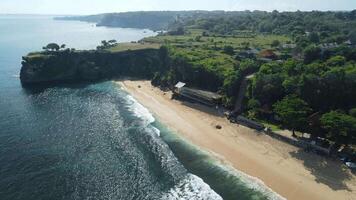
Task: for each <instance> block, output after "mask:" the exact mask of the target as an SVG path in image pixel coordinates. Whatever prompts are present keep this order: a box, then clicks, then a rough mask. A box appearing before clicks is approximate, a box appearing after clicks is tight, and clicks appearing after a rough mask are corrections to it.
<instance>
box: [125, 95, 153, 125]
mask: <svg viewBox="0 0 356 200" xmlns="http://www.w3.org/2000/svg"><path fill="white" fill-rule="evenodd" d="M127 100H128V103H129V104H130V107H129V109H130V111H131V112H133V113H134V114H135V116H137V117H139V118H140V119H142V120H143V121H144V122H145V123H146V125H149V124H151V123H153V122H155V118H154V117H153V115H152V114H151V113H150V111H149V110H148V109H147V108H145V107H144V106H143V105H141V104H140V103H138V102H137V100H136V99H134V98H133V97H132V96H130V95H128V96H127Z"/></svg>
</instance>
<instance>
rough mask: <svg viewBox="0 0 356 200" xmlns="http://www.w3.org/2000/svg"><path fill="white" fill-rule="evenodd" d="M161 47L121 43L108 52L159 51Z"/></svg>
mask: <svg viewBox="0 0 356 200" xmlns="http://www.w3.org/2000/svg"><path fill="white" fill-rule="evenodd" d="M160 46H161V45H160V44H159V43H119V44H118V45H116V46H114V47H112V48H110V49H108V50H109V51H111V52H121V51H127V50H140V49H159V48H160Z"/></svg>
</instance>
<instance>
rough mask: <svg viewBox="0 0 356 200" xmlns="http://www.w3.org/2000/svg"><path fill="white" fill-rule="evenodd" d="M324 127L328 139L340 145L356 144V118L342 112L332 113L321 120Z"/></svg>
mask: <svg viewBox="0 0 356 200" xmlns="http://www.w3.org/2000/svg"><path fill="white" fill-rule="evenodd" d="M321 124H322V127H323V128H325V130H326V131H327V135H326V136H327V137H328V138H329V139H331V140H334V141H336V142H337V143H339V144H349V143H350V144H355V142H356V141H355V140H356V118H355V117H353V116H350V115H346V114H344V113H342V112H340V111H331V112H329V113H326V114H324V115H323V116H322V118H321Z"/></svg>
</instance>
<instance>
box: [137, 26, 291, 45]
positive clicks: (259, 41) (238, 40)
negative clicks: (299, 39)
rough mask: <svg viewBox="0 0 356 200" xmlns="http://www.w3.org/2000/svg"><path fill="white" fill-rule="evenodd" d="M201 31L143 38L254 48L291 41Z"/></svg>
mask: <svg viewBox="0 0 356 200" xmlns="http://www.w3.org/2000/svg"><path fill="white" fill-rule="evenodd" d="M202 33H203V31H202V30H199V29H191V30H188V31H187V34H185V35H177V36H174V35H160V36H155V37H148V38H145V39H144V41H145V42H150V43H160V44H170V45H173V46H182V47H207V48H210V47H217V48H223V47H224V46H227V45H229V46H232V47H234V49H242V48H244V47H246V44H248V46H250V47H255V48H261V49H266V48H271V44H272V42H273V41H274V40H278V41H280V43H281V44H284V43H286V42H288V41H291V39H290V38H288V37H286V36H280V35H256V36H255V35H251V37H239V36H202Z"/></svg>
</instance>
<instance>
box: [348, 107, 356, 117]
mask: <svg viewBox="0 0 356 200" xmlns="http://www.w3.org/2000/svg"><path fill="white" fill-rule="evenodd" d="M349 114H350V115H351V116H352V117H356V108H352V109H350V110H349Z"/></svg>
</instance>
